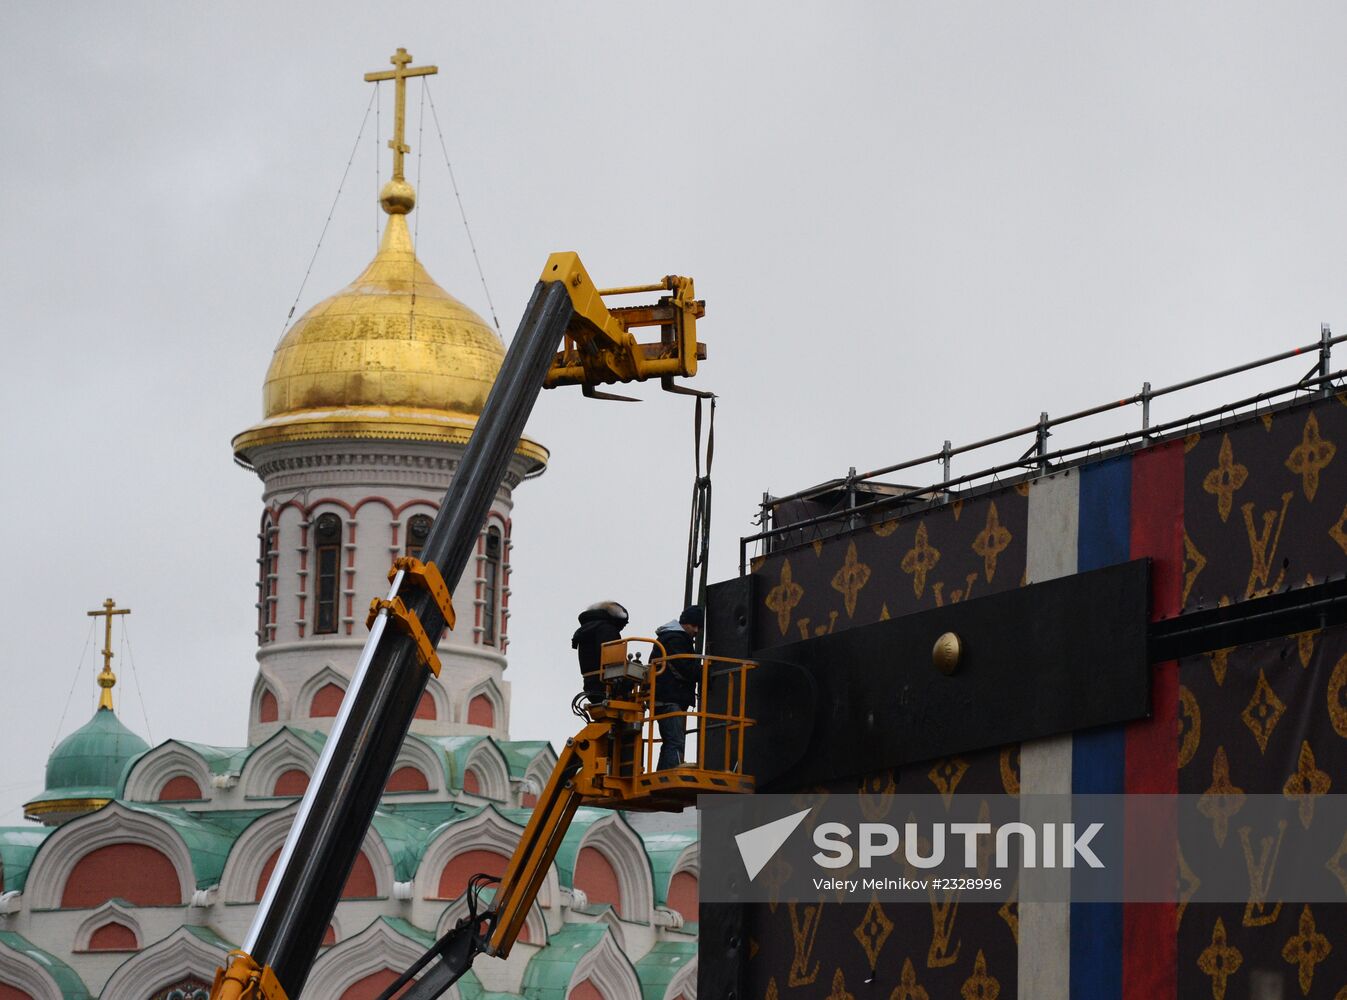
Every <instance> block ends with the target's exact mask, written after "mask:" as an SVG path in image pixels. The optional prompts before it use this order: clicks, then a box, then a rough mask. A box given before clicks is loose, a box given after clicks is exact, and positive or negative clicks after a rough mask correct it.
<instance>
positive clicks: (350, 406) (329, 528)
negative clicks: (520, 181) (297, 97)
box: [233, 149, 547, 746]
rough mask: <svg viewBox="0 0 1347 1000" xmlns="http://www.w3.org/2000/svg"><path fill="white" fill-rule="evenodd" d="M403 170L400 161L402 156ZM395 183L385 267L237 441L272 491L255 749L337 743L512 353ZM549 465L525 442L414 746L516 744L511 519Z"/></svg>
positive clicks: (292, 358) (293, 367)
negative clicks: (387, 607) (434, 257)
mask: <svg viewBox="0 0 1347 1000" xmlns="http://www.w3.org/2000/svg"><path fill="white" fill-rule="evenodd" d="M394 153H395V160H400V159H401V157H400V155H398V154H399V151H398V150H396V149H395V150H394ZM400 174H401V171H398V170H395V172H394V179H393V180H391V181H389V183H388V184H386V185H385V186H384V189H383V191H382V192H381V193H380V203H381V204H382V206H383V210H384V211H385V212H386V213H388V222H387V226H386V228H385V229H384V234H383V241H382V244H381V245H380V247H379V251H378V253H377V254H376V255H375V257H374V260H373V261H371V262H370V264H369V266H368V267H366V268H365V270H364V272H363V273H362V274H361V275H360V276H359V277H358V278H356V280H355V281H354V282H353V283H352V284H351V285H349V286H348V287H347V288H345V289H343V290H342V291H340V292H338V293H337V294H336V295H333V296H332V297H331V298H328V299H325V300H323V301H322V302H319V303H318V304H317V305H315V306H314V307H313V308H312V309H310V310H309V311H308V312H307V313H305V314H304V315H303V316H302V317H300V319H299V320H298V321H297V322H296V323H295V324H294V326H292V327H291V328H290V329H289V330H288V331H287V332H286V333H285V335H284V336H283V337H282V338H281V342H280V344H279V345H277V347H276V352H275V355H274V356H273V357H272V361H271V366H270V368H269V369H268V370H267V376H266V382H265V385H264V388H263V411H264V419H263V420H262V422H261V423H259V424H256V425H255V426H253V427H250V428H249V429H248V430H246V431H244V432H243V433H242V434H240V435H238V437H236V438H235V439H234V442H233V445H234V453H235V457H236V459H237V461H238V462H239V463H240V464H242V465H244V466H246V467H247V468H249V469H252V470H253V471H255V472H256V473H257V475H258V476H259V477H260V478H261V480H262V483H263V491H262V502H263V510H262V516H261V524H260V528H259V530H258V536H257V537H258V541H257V549H258V580H257V641H258V653H257V660H258V673H257V681H256V684H255V685H254V689H253V696H252V699H251V703H250V706H249V716H248V741H249V743H250V744H251V745H254V746H255V745H257V744H259V743H261V742H262V741H264V740H266V739H267V738H268V737H270V736H272V735H273V734H274V733H275V732H276V731H277V730H279V729H280V728H281V727H282V726H291V727H295V728H299V729H306V730H319V731H323V732H327V731H329V730H330V727H331V723H332V720H333V718H334V717H335V716H336V714H337V708H338V706H339V705H340V703H341V699H342V696H343V695H344V693H345V690H346V685H347V684H348V683H349V681H350V678H351V676H352V673H353V672H354V669H355V664H356V660H357V658H358V656H359V654H360V650H361V647H362V646H363V645H364V642H365V636H366V635H367V631H366V627H365V616H366V612H367V609H368V606H369V602H370V600H371V598H373V597H376V596H383V594H384V592H385V591H386V589H387V573H388V568H389V566H390V564H391V562H392V559H393V557H394V556H397V555H402V554H412V555H414V554H416V553H417V552H418V551H419V549H420V546H421V544H422V542H423V540H424V539H425V536H426V532H427V530H428V529H429V526H430V522H431V519H432V518H433V517H434V515H435V512H436V510H437V509H438V504H439V501H440V498H441V497H442V496H443V495H444V492H445V490H446V489H447V488H448V486H449V482H450V480H451V479H452V478H453V475H454V470H455V469H456V468H457V465H458V461H459V458H460V457H461V456H462V454H463V450H464V447H465V446H466V444H467V442H468V437H469V436H470V435H471V434H472V430H473V427H474V426H475V424H476V421H477V417H478V415H479V414H480V413H481V411H482V407H483V405H484V404H485V402H486V397H487V393H488V392H489V391H490V389H491V384H492V382H493V381H494V380H495V378H496V374H497V373H498V371H499V370H500V366H501V362H502V361H503V359H504V357H505V347H504V345H503V344H502V343H501V339H500V337H499V336H498V335H497V334H496V333H495V332H493V331H492V330H491V328H490V327H489V326H487V324H486V323H485V322H484V321H483V320H482V318H481V317H480V316H478V315H477V314H476V313H474V312H473V311H472V310H471V309H469V308H468V307H467V306H465V305H463V303H461V302H459V301H458V300H457V299H455V298H454V297H453V296H451V295H450V294H448V293H447V292H446V291H444V289H442V288H440V286H439V285H437V284H436V283H435V281H434V280H433V279H432V278H431V277H430V275H429V274H428V273H427V272H426V270H425V268H424V267H422V266H421V263H420V261H418V260H417V258H416V253H415V250H414V248H413V246H412V241H411V236H410V233H409V232H408V227H407V213H409V212H410V211H411V210H412V209H413V207H414V205H415V195H414V193H413V191H412V187H411V185H410V184H408V183H407V182H406V181H405V180H404V179H402V178H401V176H400ZM546 465H547V449H545V448H543V447H542V446H541V445H539V444H536V443H534V442H533V441H530V440H528V439H527V438H525V439H522V440H521V441H520V442H519V447H518V449H517V451H516V453H515V457H514V460H513V461H512V462H511V464H510V469H509V473H508V475H507V477H506V481H505V482H504V484H503V485H502V486H501V488H500V491H499V493H498V494H497V495H496V499H495V501H494V503H493V504H492V506H491V513H490V515H489V516H488V518H487V522H486V523H485V524H484V525H483V526H482V534H481V537H480V539H479V540H478V544H477V555H476V558H475V559H474V560H472V561H471V562H470V563H469V566H468V569H467V570H466V571H465V572H464V575H463V579H462V580H461V581H460V583H459V586H458V588H457V590H456V591H455V592H454V607H455V608H456V609H457V611H458V627H457V629H456V631H453V632H450V633H447V634H446V637H445V639H444V640H443V641H442V642H441V644H440V659H441V661H442V662H443V664H444V669H443V672H442V673H441V675H440V677H439V678H438V679H435V678H431V680H430V683H429V685H428V686H427V689H426V694H425V696H424V698H423V699H422V702H421V705H420V707H419V709H418V710H417V716H416V721H415V723H414V724H413V727H412V731H413V732H415V733H422V734H424V735H428V736H453V735H479V736H481V735H489V736H495V737H497V738H507V737H508V734H509V713H510V688H509V683H508V682H507V681H506V680H505V679H504V674H505V667H506V655H505V654H506V649H507V647H508V645H509V623H510V607H509V598H510V554H511V545H510V514H511V509H512V505H513V504H512V496H513V491H514V488H515V487H516V486H518V485H519V483H520V482H521V481H523V480H524V479H526V478H530V477H532V476H536V475H539V474H541V473H542V472H543V470H544V469H545V468H546Z"/></svg>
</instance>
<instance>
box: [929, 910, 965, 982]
mask: <svg viewBox="0 0 1347 1000" xmlns="http://www.w3.org/2000/svg"><path fill="white" fill-rule="evenodd" d="M958 913H959V897H958V894H957V893H952V892H949V891H946V892H945V898H944V899H943V900H937V899H936V898H935V893H934V892H932V893H931V948H930V950H929V951H928V952H927V953H926V967H927V968H929V969H940V968H944V967H945V966H947V965H953V964H954V963H955V962H957V961H958V960H959V948H960V947H961V945H962V944H963V942H961V941H959V942H955V945H954V950H953V951H952V952H951V951H950V941H951V939H952V938H953V937H954V920H955V918H956V917H957V916H958Z"/></svg>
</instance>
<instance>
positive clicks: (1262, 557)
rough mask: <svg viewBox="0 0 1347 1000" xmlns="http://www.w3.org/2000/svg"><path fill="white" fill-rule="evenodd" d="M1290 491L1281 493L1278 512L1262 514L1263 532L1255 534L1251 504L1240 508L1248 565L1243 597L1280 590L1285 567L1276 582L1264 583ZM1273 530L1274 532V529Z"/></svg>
mask: <svg viewBox="0 0 1347 1000" xmlns="http://www.w3.org/2000/svg"><path fill="white" fill-rule="evenodd" d="M1293 496H1295V493H1294V492H1291V493H1283V494H1282V509H1281V511H1280V512H1278V511H1275V510H1265V511H1263V531H1262V533H1261V534H1259V533H1258V532H1257V531H1256V530H1255V529H1254V526H1253V508H1254V505H1253V502H1252V501H1250V502H1249V503H1246V504H1245V505H1244V506H1242V507H1241V508H1240V512H1241V513H1243V515H1244V530H1245V532H1246V533H1247V534H1248V536H1249V554H1250V555H1251V556H1252V565H1251V567H1250V569H1249V583H1248V585H1247V586H1246V587H1245V588H1244V596H1245V597H1261V596H1263V595H1264V594H1268V593H1271V592H1272V591H1274V590H1277V589H1278V588H1280V587H1281V585H1282V582H1283V581H1284V580H1285V579H1286V567H1284V566H1283V567H1282V571H1281V572H1280V573H1278V574H1277V579H1276V580H1274V581H1273V582H1272V583H1271V584H1269V583H1268V576H1269V575H1270V574H1271V573H1272V564H1273V562H1274V560H1275V559H1276V557H1277V546H1278V545H1279V544H1280V543H1281V538H1282V528H1283V527H1284V526H1285V524H1286V508H1287V507H1288V506H1289V505H1290V503H1291V498H1292V497H1293ZM1274 528H1275V530H1274Z"/></svg>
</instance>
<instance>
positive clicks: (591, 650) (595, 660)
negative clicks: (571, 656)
mask: <svg viewBox="0 0 1347 1000" xmlns="http://www.w3.org/2000/svg"><path fill="white" fill-rule="evenodd" d="M627 621H628V615H627V609H626V608H624V607H623V606H622V605H620V604H618V603H617V601H600V602H599V603H598V604H591V605H590V606H589V607H587V608H585V610H584V611H581V612H580V627H579V628H578V629H576V630H575V635H573V636H571V648H572V649H574V650H576V651H577V654H578V656H579V659H580V674H581V676H582V677H583V678H584V684H585V694H586V695H588V696H589V700H590V701H595V702H598V701H603V700H604V688H603V679H602V678H601V677H600V676H599V655H600V652H601V650H602V648H603V644H604V643H605V642H612V641H613V640H614V639H621V638H622V630H623V629H624V628H626V627H627Z"/></svg>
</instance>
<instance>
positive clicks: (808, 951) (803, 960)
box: [787, 903, 823, 986]
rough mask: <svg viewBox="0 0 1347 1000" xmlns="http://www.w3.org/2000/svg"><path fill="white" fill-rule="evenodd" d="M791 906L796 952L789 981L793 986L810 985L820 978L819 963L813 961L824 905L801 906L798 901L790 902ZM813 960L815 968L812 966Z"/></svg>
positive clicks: (791, 963)
mask: <svg viewBox="0 0 1347 1000" xmlns="http://www.w3.org/2000/svg"><path fill="white" fill-rule="evenodd" d="M789 908H790V936H791V940H792V941H793V942H794V945H795V954H794V955H793V956H792V957H791V960H790V972H789V974H788V977H787V983H788V984H789V985H791V986H809V985H810V984H811V983H813V982H814V980H815V979H817V978H818V968H819V963H818V962H816V961H813V959H814V938H816V937H818V925H819V918H820V917H821V916H822V915H823V906H822V905H821V904H818V905H814V906H800V905H799V904H798V903H790V904H789ZM801 914H803V919H801ZM811 962H813V968H810V963H811Z"/></svg>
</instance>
